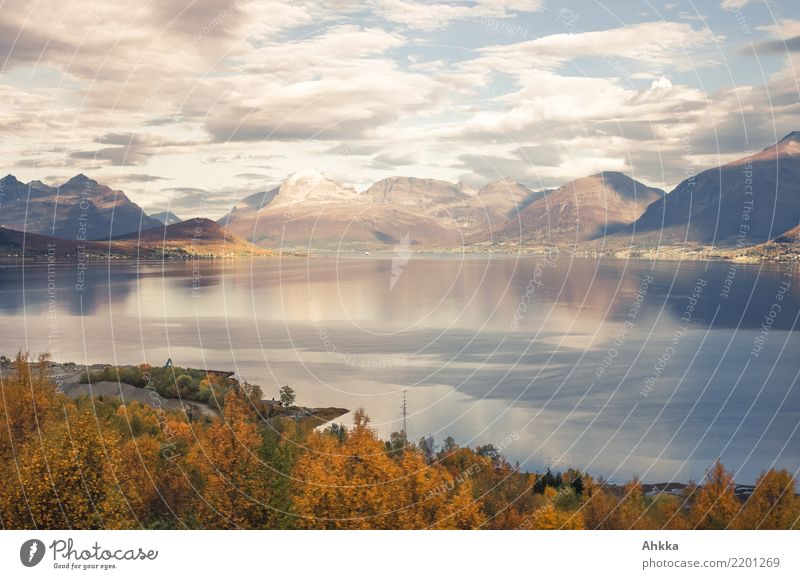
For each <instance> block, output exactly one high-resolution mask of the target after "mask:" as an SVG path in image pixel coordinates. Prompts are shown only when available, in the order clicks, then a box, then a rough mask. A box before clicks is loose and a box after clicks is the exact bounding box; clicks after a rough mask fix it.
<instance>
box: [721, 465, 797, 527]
mask: <svg viewBox="0 0 800 579" xmlns="http://www.w3.org/2000/svg"><path fill="white" fill-rule="evenodd" d="M799 524H800V499H798V498H797V494H796V490H795V480H794V477H793V476H792V475H791V473H789V472H788V471H786V470H772V469H770V470H769V471H767V472H765V473H762V474H761V476H760V477H758V480H757V481H756V488H755V489H754V490H753V494H752V495H750V498H749V499H747V502H746V503H745V505H744V508H743V509H742V511H741V513H739V515H738V516H737V518H736V521H735V526H737V527H739V528H744V529H792V528H797V527H798V525H799Z"/></svg>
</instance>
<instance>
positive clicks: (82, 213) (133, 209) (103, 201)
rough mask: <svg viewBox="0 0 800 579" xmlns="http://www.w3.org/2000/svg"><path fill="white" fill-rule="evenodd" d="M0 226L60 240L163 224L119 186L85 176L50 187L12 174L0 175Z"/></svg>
mask: <svg viewBox="0 0 800 579" xmlns="http://www.w3.org/2000/svg"><path fill="white" fill-rule="evenodd" d="M0 191H2V193H3V197H2V204H1V205H0V226H2V227H5V228H8V229H15V230H17V231H25V232H28V233H36V234H39V235H47V236H51V237H60V238H63V239H84V240H98V239H108V238H109V237H111V236H113V235H121V234H125V233H130V232H132V231H139V230H140V229H148V228H151V227H162V224H161V222H160V221H158V220H156V219H152V218H151V217H148V216H147V215H145V213H144V212H143V211H142V209H141V208H140V207H139V206H138V205H136V203H134V202H132V201H131V200H130V199H128V197H127V196H126V195H125V193H123V192H122V191H115V190H113V189H111V188H109V187H106V186H105V185H102V184H100V183H98V182H97V181H95V180H93V179H90V178H88V177H87V176H86V175H82V174H81V175H76V176H75V177H73V178H72V179H70V180H69V181H67V182H66V183H63V184H61V185H59V186H57V187H50V186H48V185H45V184H44V183H42V182H41V181H31V182H30V183H22V182H20V181H19V180H17V178H16V177H14V176H13V175H8V176H6V177H4V178H3V179H2V180H0Z"/></svg>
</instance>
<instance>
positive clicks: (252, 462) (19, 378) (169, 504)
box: [0, 354, 800, 529]
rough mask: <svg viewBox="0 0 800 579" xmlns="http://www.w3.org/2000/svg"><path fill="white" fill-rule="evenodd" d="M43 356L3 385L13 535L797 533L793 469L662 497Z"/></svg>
mask: <svg viewBox="0 0 800 579" xmlns="http://www.w3.org/2000/svg"><path fill="white" fill-rule="evenodd" d="M46 362H47V356H45V355H43V356H39V357H38V358H37V359H35V360H32V359H31V358H30V357H29V356H28V355H26V354H20V355H18V356H17V358H16V360H15V362H14V371H13V373H11V374H9V375H8V376H5V377H3V379H2V383H1V384H0V386H1V393H2V397H0V425H2V427H0V476H1V477H2V478H1V479H0V480H2V481H3V485H2V486H0V525H2V528H4V529H140V528H145V529H187V528H188V529H792V528H794V529H796V528H800V522H798V521H799V520H800V500H798V497H797V494H796V481H795V478H794V476H793V475H792V474H791V473H790V472H788V471H786V470H776V469H771V470H769V471H767V472H764V473H762V474H761V476H760V477H759V478H758V480H757V482H756V485H755V488H754V490H753V492H752V494H751V495H750V496H749V498H748V499H747V500H743V499H741V498H740V497H738V496H737V495H736V494H735V492H734V481H733V478H732V475H731V474H730V473H729V472H728V471H727V470H726V469H725V467H724V466H723V465H722V464H721V463H720V462H717V463H715V464H713V465H709V470H708V473H707V476H706V477H705V478H704V479H703V480H702V481H699V482H697V483H694V482H690V483H689V484H688V485H687V486H686V488H685V489H683V490H682V492H680V493H679V494H672V493H667V492H662V493H657V494H655V495H652V494H650V493H647V494H646V493H645V492H644V490H643V487H642V483H641V482H640V481H639V480H637V479H635V478H634V479H633V480H631V481H629V482H628V483H627V484H626V485H624V487H622V486H614V485H609V484H607V483H605V482H604V481H603V480H602V479H599V478H598V479H595V478H594V477H592V476H591V475H590V474H587V473H585V472H581V471H579V470H576V469H574V468H570V469H567V470H565V471H564V472H559V473H554V472H550V471H547V472H545V473H531V472H524V471H522V470H521V469H520V468H519V467H518V466H517V465H512V464H510V463H509V462H508V461H507V460H506V459H505V458H504V457H503V455H502V450H501V449H498V448H496V447H494V446H492V445H485V446H481V447H478V448H474V449H472V448H465V447H460V446H459V445H458V444H457V443H456V441H455V440H453V439H452V438H448V439H447V440H445V442H444V444H443V445H442V447H441V448H439V449H435V448H434V447H433V445H432V444H430V441H428V440H420V441H419V442H417V443H413V442H409V441H407V440H406V439H405V436H404V434H403V433H402V432H400V433H394V434H393V435H392V436H391V437H390V438H389V440H381V439H380V438H379V437H378V436H377V434H376V432H375V431H374V430H373V429H372V428H371V427H370V421H369V417H368V416H367V414H366V412H365V411H364V410H363V409H359V410H357V411H356V412H355V413H354V420H353V424H352V425H351V426H344V425H341V424H335V423H334V424H329V425H328V426H326V427H324V428H313V427H308V426H306V425H303V424H299V423H297V422H296V421H293V420H289V419H285V418H283V419H282V418H280V417H273V418H268V417H265V416H264V415H263V413H262V409H263V407H262V405H260V404H259V401H260V398H259V397H260V390H258V391H254V390H253V389H252V388H249V387H247V385H242V386H239V385H234V386H231V385H230V384H226V385H225V387H224V388H222V387H216V386H217V385H215V384H214V383H213V381H214V380H215V379H218V378H217V377H215V376H212V375H209V376H208V377H207V378H203V380H208V381H210V382H208V383H202V385H201V383H200V382H201V381H200V380H198V377H196V376H191V377H190V378H191V384H190V383H189V379H187V378H184V379H182V383H181V384H178V385H176V389H177V393H180V392H181V391H182V390H183V391H185V392H186V393H187V394H188V395H190V396H193V397H194V396H198V395H199V394H200V392H201V391H202V392H203V394H202V396H203V397H204V398H205V397H206V396H207V397H208V399H209V402H211V403H214V404H216V407H217V408H218V409H219V412H220V416H219V417H217V418H213V417H201V418H192V417H189V416H187V415H186V414H185V413H183V412H167V411H165V410H163V409H161V408H154V407H152V406H147V405H142V404H140V403H138V402H131V403H128V404H123V403H122V402H121V401H120V400H119V399H116V398H109V397H106V398H99V397H98V398H79V399H70V398H68V397H66V396H64V395H63V394H60V393H59V392H58V391H57V389H56V388H55V386H54V385H53V384H52V383H51V379H50V377H49V375H48V371H47V364H46ZM176 378H178V377H176ZM218 396H220V397H224V398H222V399H218V398H217V397H218Z"/></svg>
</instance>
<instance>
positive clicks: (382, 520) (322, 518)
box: [293, 409, 483, 529]
mask: <svg viewBox="0 0 800 579" xmlns="http://www.w3.org/2000/svg"><path fill="white" fill-rule="evenodd" d="M294 476H295V483H294V485H293V486H294V489H293V496H294V507H295V510H296V512H297V514H298V515H299V516H300V517H301V519H300V520H299V523H298V524H299V526H301V527H305V528H322V529H412V528H416V529H419V528H474V527H476V526H478V525H480V524H481V522H482V520H483V519H482V515H481V513H480V505H479V504H477V503H476V502H475V501H474V499H473V496H472V487H471V481H470V480H469V476H470V474H463V476H461V477H460V478H458V479H456V478H455V477H453V476H452V475H451V474H450V473H449V472H448V471H447V470H446V469H444V468H441V467H438V466H431V465H428V464H427V463H426V462H425V457H424V455H423V454H422V453H421V452H419V451H418V450H417V449H416V448H414V447H407V448H406V450H405V451H404V452H403V453H401V454H398V455H395V456H394V457H392V456H390V454H389V453H388V452H387V450H386V446H385V444H384V443H383V442H382V441H381V440H380V439H379V438H378V437H377V436H376V434H375V431H374V430H373V429H372V428H371V427H370V426H369V418H368V417H367V415H366V413H365V412H364V411H363V409H359V410H357V411H356V413H355V416H354V424H353V428H352V429H350V431H348V433H347V436H345V437H343V438H340V437H338V436H335V435H332V434H331V433H328V432H323V433H316V432H315V433H312V434H311V435H310V436H309V437H308V439H307V442H306V450H305V452H304V453H303V455H302V456H301V457H300V458H299V459H298V462H297V466H296V468H295V472H294Z"/></svg>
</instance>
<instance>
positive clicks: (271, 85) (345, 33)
mask: <svg viewBox="0 0 800 579" xmlns="http://www.w3.org/2000/svg"><path fill="white" fill-rule="evenodd" d="M404 42H405V41H404V39H403V38H402V37H400V36H398V35H397V34H390V33H387V32H386V31H383V30H380V29H376V28H368V29H363V28H359V27H356V26H350V25H346V26H336V27H332V28H330V29H328V30H326V31H325V32H324V33H323V34H321V35H318V36H314V37H311V38H308V39H305V40H302V41H300V42H296V43H291V44H287V43H282V42H276V43H273V44H270V45H266V46H261V47H259V48H258V50H257V51H255V52H254V53H252V54H250V55H248V57H247V58H245V59H243V60H242V62H241V63H240V66H241V70H242V74H241V75H239V76H237V77H235V78H233V79H229V78H226V79H224V80H222V81H219V80H210V81H208V82H206V83H204V84H205V85H206V86H207V87H208V91H204V92H205V93H207V94H213V95H216V96H217V103H216V106H214V108H213V110H211V111H210V113H209V116H208V119H207V120H206V128H207V130H208V132H209V133H210V134H211V135H212V137H213V139H214V140H215V141H217V142H228V141H267V140H273V141H304V140H308V139H314V140H321V141H325V140H341V139H353V138H357V137H364V136H366V135H367V134H368V133H369V132H370V131H374V130H375V129H376V128H377V127H379V126H381V125H385V124H387V123H390V122H393V121H395V120H397V119H398V118H399V117H400V116H401V115H403V114H404V111H406V110H408V109H413V108H416V107H424V106H427V105H429V104H430V103H432V102H434V101H435V100H436V96H437V91H440V90H443V87H441V86H440V85H439V84H438V83H437V81H436V80H435V79H432V78H430V77H428V76H426V75H423V74H419V73H411V72H406V71H404V70H402V69H401V68H400V67H399V66H398V64H397V63H396V62H395V61H394V60H392V59H390V58H388V57H386V56H385V54H386V53H387V52H388V51H391V50H392V49H395V48H398V47H400V46H403V44H404Z"/></svg>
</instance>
